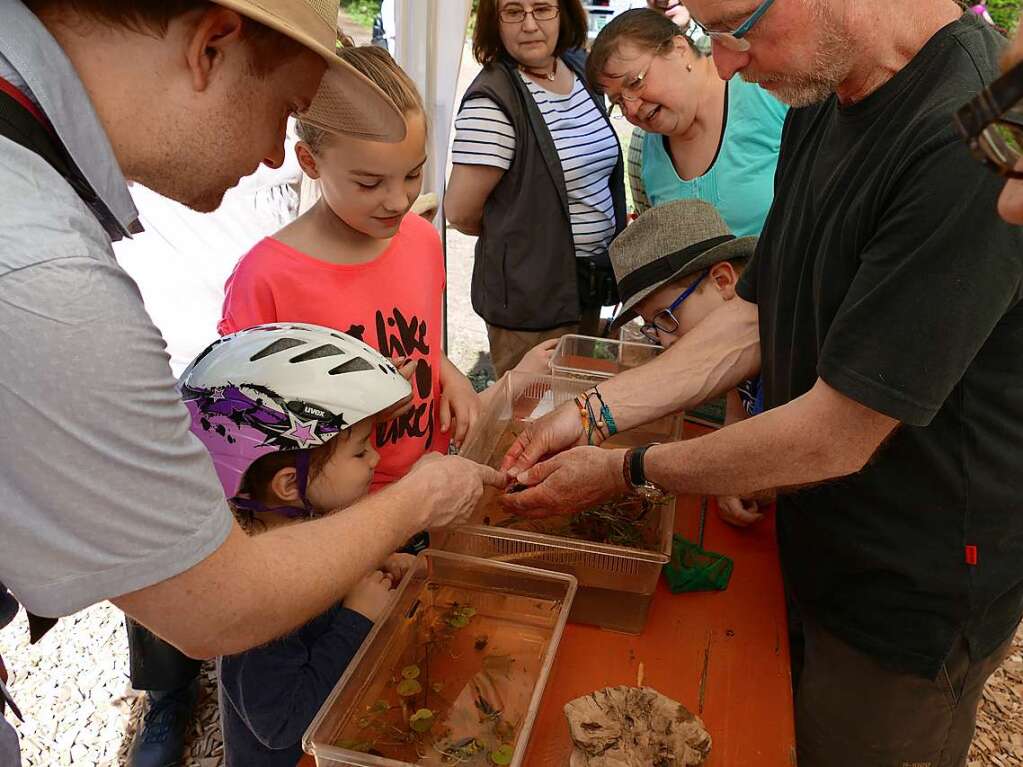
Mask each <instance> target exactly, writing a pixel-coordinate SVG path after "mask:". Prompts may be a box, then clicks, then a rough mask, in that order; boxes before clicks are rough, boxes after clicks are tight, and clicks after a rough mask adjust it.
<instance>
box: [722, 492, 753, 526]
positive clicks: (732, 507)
mask: <svg viewBox="0 0 1023 767" xmlns="http://www.w3.org/2000/svg"><path fill="white" fill-rule="evenodd" d="M718 516H719V517H721V519H723V520H724V521H725V522H727V523H728V524H730V525H735V526H736V527H749V526H750V525H752V524H753V523H754V522H759V521H760V520H761V519H763V518H764V513H763V512H762V511H760V505H759V504H758V503H757V502H756V501H755V500H753V499H752V498H739V497H737V496H734V495H721V496H718Z"/></svg>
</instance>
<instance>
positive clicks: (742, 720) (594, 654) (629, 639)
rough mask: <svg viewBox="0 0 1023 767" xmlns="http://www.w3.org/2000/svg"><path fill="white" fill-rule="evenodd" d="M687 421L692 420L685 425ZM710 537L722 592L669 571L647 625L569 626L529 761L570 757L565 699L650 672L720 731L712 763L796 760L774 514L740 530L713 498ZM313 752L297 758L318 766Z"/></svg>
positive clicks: (786, 766) (538, 763)
mask: <svg viewBox="0 0 1023 767" xmlns="http://www.w3.org/2000/svg"><path fill="white" fill-rule="evenodd" d="M688 431H689V427H688V425H687V432H688ZM699 516H700V498H699V497H697V496H685V497H680V498H679V499H678V510H677V512H676V517H675V528H676V530H677V531H678V532H680V533H682V534H683V535H685V536H686V537H687V538H689V539H690V540H696V536H697V530H698V526H699ZM704 547H705V548H706V549H708V550H710V551H716V552H720V553H722V554H727V555H728V556H730V557H732V558H733V559H734V560H735V570H734V572H733V573H732V579H731V581H730V583H729V585H728V588H727V589H726V590H725V591H721V592H706V593H693V594H672V593H671V592H670V591H668V588H667V586H666V585H665V583H664V578H661V581H660V583H659V584H658V587H657V594H656V595H655V597H654V600H653V603H652V605H651V607H650V617H649V619H648V621H647V625H646V628H645V630H644V631H643V633H642V634H641V635H639V636H629V635H626V634H618V633H614V632H610V631H604V630H601V629H598V628H594V627H591V626H577V625H571V624H570V625H569V626H568V627H567V628H566V629H565V633H564V635H563V636H562V639H561V645H560V647H559V648H558V656H557V660H556V661H555V664H554V669H553V671H552V672H551V676H550V678H549V679H548V680H547V688H546V691H545V693H544V699H543V704H542V706H541V708H540V714H539V716H538V717H537V720H536V724H535V725H534V727H533V733H532V737H531V738H530V745H529V751H528V752H527V754H526V760H525V764H526V766H527V767H567V765H568V758H569V754H570V753H571V750H572V744H571V740H570V739H569V735H568V725H567V724H566V722H565V716H564V713H563V712H562V708H563V706H564V705H565V704H566V703H567V702H568V701H570V700H572V699H573V698H576V697H578V696H580V695H585V694H586V693H589V692H592V691H594V690H597V689H600V688H602V687H608V686H614V685H619V684H627V685H634V684H636V681H637V675H638V672H639V665H640V663H642V664H643V668H644V679H643V683H644V684H645V685H648V686H650V687H653V688H655V689H657V690H658V691H660V692H662V693H664V694H665V695H667V696H668V697H670V698H673V699H675V700H677V701H679V702H680V703H682V704H683V705H684V706H686V707H687V708H688V709H689V710H690V711H692V712H693V713H696V714H698V715H699V716H700V718H701V719H703V721H704V724H705V725H706V727H707V730H708V731H709V732H710V735H711V738H712V739H713V747H712V750H711V755H710V758H709V759H708V760H707V762H706V767H791V765H793V764H795V729H794V723H793V713H792V687H791V683H790V675H789V645H788V633H787V630H786V620H785V597H784V594H783V591H782V580H781V570H780V567H779V563H778V549H777V545H776V543H775V536H774V517H773V515H769V516H768V517H766V518H765V519H764V520H762V521H761V522H759V523H758V524H756V525H754V526H753V527H751V528H746V529H744V530H740V529H737V528H733V527H731V526H729V525H727V524H725V523H724V522H722V521H721V520H720V519H719V518H718V516H717V511H716V509H715V503H714V501H713V499H711V500H710V501H709V503H708V512H707V520H706V528H705V531H704ZM313 764H314V762H313V760H312V758H311V757H305V758H304V759H303V760H302V762H300V765H302V767H312V766H313Z"/></svg>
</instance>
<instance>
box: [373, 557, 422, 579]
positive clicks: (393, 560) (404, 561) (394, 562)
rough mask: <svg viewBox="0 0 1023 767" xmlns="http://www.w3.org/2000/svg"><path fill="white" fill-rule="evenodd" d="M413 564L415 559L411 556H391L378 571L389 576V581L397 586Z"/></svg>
mask: <svg viewBox="0 0 1023 767" xmlns="http://www.w3.org/2000/svg"><path fill="white" fill-rule="evenodd" d="M415 563H416V558H415V557H414V556H412V555H411V554H391V556H389V557H388V558H387V559H385V560H384V563H383V565H381V566H380V569H381V570H383V571H384V572H385V573H387V574H388V575H390V576H391V580H392V581H394V583H395V584H397V583H399V582H400V581H401V579H402V578H404V577H405V573H407V572H408V571H409V570H410V569H412V566H413V565H414V564H415Z"/></svg>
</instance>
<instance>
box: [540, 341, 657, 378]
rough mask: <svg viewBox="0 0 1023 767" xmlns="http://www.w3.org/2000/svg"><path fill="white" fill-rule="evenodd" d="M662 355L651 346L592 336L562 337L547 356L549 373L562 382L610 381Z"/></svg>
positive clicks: (655, 347)
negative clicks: (602, 379) (569, 380)
mask: <svg viewBox="0 0 1023 767" xmlns="http://www.w3.org/2000/svg"><path fill="white" fill-rule="evenodd" d="M663 351H664V347H662V346H654V345H653V344H645V343H634V342H632V341H619V340H616V339H614V338H594V337H593V336H577V335H567V336H562V337H561V339H560V340H559V341H558V345H557V346H556V347H555V348H554V354H553V355H552V356H551V372H552V373H553V374H554V375H556V376H560V377H562V378H566V377H567V378H597V379H601V378H612V377H614V376H616V375H618V374H619V373H621V372H622V371H624V370H628V369H629V368H634V367H638V366H639V365H642V364H643V363H644V362H649V361H650V360H652V359H653V358H654V357H656V356H657V355H658V354H660V353H661V352H663Z"/></svg>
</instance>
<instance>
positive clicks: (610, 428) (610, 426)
mask: <svg viewBox="0 0 1023 767" xmlns="http://www.w3.org/2000/svg"><path fill="white" fill-rule="evenodd" d="M593 393H594V394H595V395H597V399H598V400H599V401H600V420H601V421H603V422H604V423H605V424H607V436H608V437H611V436H613V435H615V434H617V433H618V426H617V425H616V424H615V419H614V416H612V415H611V408H609V407H608V406H607V405H606V404H605V403H604V398H603V397H601V396H600V389H598V388H597V387H596V386H594V387H593Z"/></svg>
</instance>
